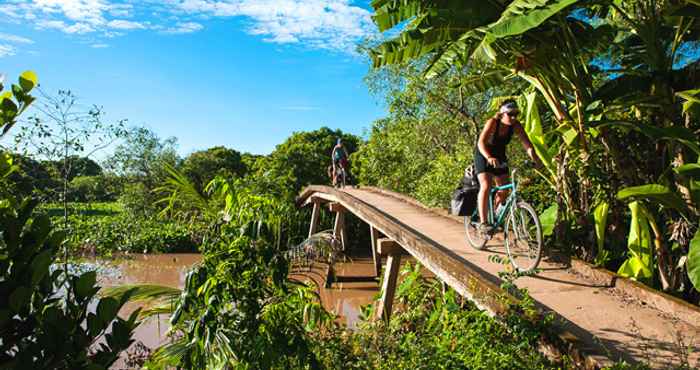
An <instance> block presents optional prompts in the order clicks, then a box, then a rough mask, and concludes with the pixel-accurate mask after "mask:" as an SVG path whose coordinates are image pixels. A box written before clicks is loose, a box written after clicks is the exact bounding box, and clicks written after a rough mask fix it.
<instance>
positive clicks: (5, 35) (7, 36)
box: [0, 32, 34, 44]
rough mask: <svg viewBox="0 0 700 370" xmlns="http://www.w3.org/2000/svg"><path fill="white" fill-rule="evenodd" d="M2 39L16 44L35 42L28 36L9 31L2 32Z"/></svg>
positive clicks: (0, 35)
mask: <svg viewBox="0 0 700 370" xmlns="http://www.w3.org/2000/svg"><path fill="white" fill-rule="evenodd" d="M0 41H7V42H13V43H15V44H33V43H34V41H33V40H30V39H28V38H26V37H22V36H17V35H10V34H9V33H2V32H0Z"/></svg>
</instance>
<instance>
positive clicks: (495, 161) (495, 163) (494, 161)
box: [486, 157, 501, 168]
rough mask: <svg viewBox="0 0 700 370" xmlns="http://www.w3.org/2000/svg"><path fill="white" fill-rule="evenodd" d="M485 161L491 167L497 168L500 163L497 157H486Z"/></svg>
mask: <svg viewBox="0 0 700 370" xmlns="http://www.w3.org/2000/svg"><path fill="white" fill-rule="evenodd" d="M486 162H487V163H488V164H489V165H490V166H491V167H493V168H498V167H499V166H500V164H501V163H500V162H499V161H498V158H494V157H488V158H487V159H486Z"/></svg>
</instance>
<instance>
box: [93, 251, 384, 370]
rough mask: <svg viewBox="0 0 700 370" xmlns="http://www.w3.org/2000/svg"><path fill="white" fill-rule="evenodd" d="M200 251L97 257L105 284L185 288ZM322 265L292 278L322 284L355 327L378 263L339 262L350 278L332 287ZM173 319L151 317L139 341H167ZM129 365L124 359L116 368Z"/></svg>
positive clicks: (332, 306)
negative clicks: (104, 258) (170, 321)
mask: <svg viewBox="0 0 700 370" xmlns="http://www.w3.org/2000/svg"><path fill="white" fill-rule="evenodd" d="M201 260H202V257H201V255H200V254H158V255H148V254H137V255H130V256H128V257H123V258H116V259H113V260H102V261H93V262H95V263H98V264H99V265H100V266H101V268H100V269H98V276H99V283H100V284H101V285H102V286H116V285H122V284H155V285H165V286H169V287H174V288H182V287H183V286H184V283H185V277H186V275H187V272H188V271H189V269H190V268H191V267H192V266H193V265H194V264H196V263H198V262H200V261H201ZM321 270H322V269H321V268H311V269H295V270H294V272H293V273H292V274H290V278H293V279H295V280H301V281H308V282H313V283H314V284H315V285H317V286H318V287H320V289H319V295H320V297H321V301H322V304H323V306H324V307H325V308H326V309H327V310H329V311H330V312H333V313H335V314H336V315H338V320H339V322H341V323H343V324H345V325H347V326H348V327H350V328H354V327H355V326H356V325H357V323H358V322H359V320H360V313H361V308H362V306H364V305H367V304H369V303H371V302H372V301H373V299H374V298H375V296H376V295H377V294H378V292H379V285H378V282H377V281H378V280H373V279H372V278H373V277H374V265H373V264H372V261H371V260H370V259H368V258H355V259H353V260H352V261H348V262H344V263H338V264H336V274H337V275H338V276H343V277H350V279H351V280H352V279H353V278H354V279H355V280H359V281H349V282H337V283H335V284H333V287H332V288H330V289H326V288H324V284H325V273H321ZM137 307H138V305H137V304H127V305H126V306H125V307H124V309H123V311H122V314H124V315H128V314H129V313H130V312H132V311H133V310H135V309H136V308H137ZM168 327H169V323H168V317H167V316H161V317H159V318H157V319H155V318H154V319H149V320H147V321H146V322H144V323H143V324H141V325H140V326H139V327H138V328H137V329H136V332H135V335H134V339H135V340H136V342H137V343H138V342H142V343H143V344H144V345H145V346H146V347H148V348H155V347H158V346H159V345H161V344H163V343H165V341H166V340H167V337H166V332H167V330H168ZM121 368H125V366H124V359H120V360H119V361H118V362H117V363H116V364H115V365H114V366H113V369H121Z"/></svg>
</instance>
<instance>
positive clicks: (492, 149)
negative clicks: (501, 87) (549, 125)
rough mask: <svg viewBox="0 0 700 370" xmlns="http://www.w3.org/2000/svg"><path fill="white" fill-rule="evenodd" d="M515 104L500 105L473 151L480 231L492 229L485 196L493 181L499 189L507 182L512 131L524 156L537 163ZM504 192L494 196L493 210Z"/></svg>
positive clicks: (537, 159) (513, 102)
mask: <svg viewBox="0 0 700 370" xmlns="http://www.w3.org/2000/svg"><path fill="white" fill-rule="evenodd" d="M519 113H520V111H519V110H518V105H517V104H516V103H515V101H514V100H506V101H505V102H503V104H501V106H500V107H499V109H498V113H496V115H495V116H494V117H493V118H491V119H489V120H488V121H486V125H484V129H483V130H481V134H480V135H479V141H478V143H477V147H476V150H475V151H474V167H475V169H476V173H477V177H478V179H479V185H480V188H479V197H478V203H477V205H478V207H479V218H480V221H481V224H480V225H479V230H480V231H481V232H488V231H491V228H492V226H491V225H489V224H488V218H487V213H488V196H489V192H490V191H491V183H492V180H495V181H496V185H498V186H501V185H504V184H507V183H509V182H510V179H509V172H508V158H507V157H506V146H507V145H508V143H510V139H511V138H512V137H513V132H515V133H517V134H518V137H519V138H520V141H521V142H522V144H523V146H524V147H525V150H526V151H527V155H528V156H529V157H530V158H531V159H532V160H533V162H535V163H539V158H538V157H537V155H536V154H535V149H534V148H533V147H532V143H531V142H530V139H528V137H527V134H525V130H523V127H522V125H520V122H519V121H518V114H519ZM506 195H507V194H506V192H505V191H499V192H498V193H497V194H496V200H495V204H494V205H493V207H494V209H496V208H497V207H498V205H499V204H501V203H502V202H503V201H504V199H505V198H506Z"/></svg>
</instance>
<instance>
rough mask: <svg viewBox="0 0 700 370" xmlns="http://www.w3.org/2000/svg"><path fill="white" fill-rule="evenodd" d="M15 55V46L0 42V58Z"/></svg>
mask: <svg viewBox="0 0 700 370" xmlns="http://www.w3.org/2000/svg"><path fill="white" fill-rule="evenodd" d="M13 55H15V48H14V46H12V45H7V44H0V58H2V57H11V56H13Z"/></svg>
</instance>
